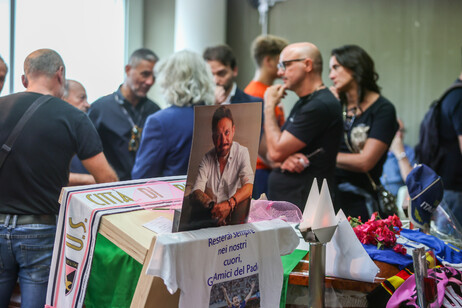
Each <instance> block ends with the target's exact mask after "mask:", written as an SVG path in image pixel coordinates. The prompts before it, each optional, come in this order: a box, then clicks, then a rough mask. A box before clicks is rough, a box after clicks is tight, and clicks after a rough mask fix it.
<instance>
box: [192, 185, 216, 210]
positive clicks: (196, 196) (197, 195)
mask: <svg viewBox="0 0 462 308" xmlns="http://www.w3.org/2000/svg"><path fill="white" fill-rule="evenodd" d="M191 197H192V198H193V200H196V201H198V202H199V203H200V204H202V206H203V207H205V208H211V207H213V206H214V204H213V203H212V202H213V200H212V199H211V198H210V197H209V196H208V195H207V194H206V193H205V192H203V191H202V190H200V189H196V190H194V191H193V192H192V193H191Z"/></svg>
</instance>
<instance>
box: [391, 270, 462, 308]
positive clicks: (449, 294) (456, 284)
mask: <svg viewBox="0 0 462 308" xmlns="http://www.w3.org/2000/svg"><path fill="white" fill-rule="evenodd" d="M428 276H429V277H432V278H434V279H436V284H437V290H438V299H437V300H436V301H435V302H434V303H432V304H430V307H432V308H433V307H462V292H461V286H462V280H461V278H462V277H461V272H459V271H458V270H456V269H454V268H452V267H440V268H434V269H429V270H428ZM392 307H419V306H418V305H417V291H416V284H415V276H414V275H412V276H411V277H409V278H408V279H407V280H406V281H405V282H404V283H403V284H402V285H401V286H400V287H399V288H398V289H397V290H396V291H395V293H393V295H392V297H391V298H390V300H389V301H388V303H387V308H392Z"/></svg>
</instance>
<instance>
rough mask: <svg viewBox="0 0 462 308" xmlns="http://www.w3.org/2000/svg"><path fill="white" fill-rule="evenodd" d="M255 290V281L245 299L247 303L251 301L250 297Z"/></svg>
mask: <svg viewBox="0 0 462 308" xmlns="http://www.w3.org/2000/svg"><path fill="white" fill-rule="evenodd" d="M254 288H255V281H252V287H251V288H250V291H249V294H247V296H246V297H245V303H246V304H247V302H248V301H249V299H250V297H251V296H252V293H253V289H254Z"/></svg>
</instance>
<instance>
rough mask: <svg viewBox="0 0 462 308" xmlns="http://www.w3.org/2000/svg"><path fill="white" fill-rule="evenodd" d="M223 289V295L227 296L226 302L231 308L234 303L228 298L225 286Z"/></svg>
mask: <svg viewBox="0 0 462 308" xmlns="http://www.w3.org/2000/svg"><path fill="white" fill-rule="evenodd" d="M221 289H222V290H223V295H224V296H225V300H226V303H227V304H228V307H231V306H232V303H231V300H230V299H229V297H228V292H226V288H225V287H224V286H221Z"/></svg>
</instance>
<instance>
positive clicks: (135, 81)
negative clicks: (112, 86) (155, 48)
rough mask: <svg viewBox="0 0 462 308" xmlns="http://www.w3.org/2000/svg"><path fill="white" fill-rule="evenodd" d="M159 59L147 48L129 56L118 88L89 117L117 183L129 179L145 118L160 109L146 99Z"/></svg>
mask: <svg viewBox="0 0 462 308" xmlns="http://www.w3.org/2000/svg"><path fill="white" fill-rule="evenodd" d="M157 61H158V57H157V56H156V54H155V53H154V52H152V51H151V50H149V49H146V48H141V49H138V50H136V51H134V52H133V53H132V55H131V56H130V59H129V60H128V64H127V65H126V66H125V74H126V78H125V81H124V83H123V84H122V85H121V86H120V87H119V89H118V90H117V91H116V92H114V93H112V94H109V95H106V96H104V97H101V98H100V99H98V100H97V101H95V102H94V103H93V104H92V105H91V107H90V111H89V114H88V116H89V117H90V119H91V120H92V122H93V124H94V125H95V127H96V129H97V131H98V133H99V135H100V137H101V141H102V142H103V148H104V154H105V155H106V157H107V159H108V161H109V163H110V164H111V165H112V167H113V168H114V169H115V170H116V172H117V175H118V176H119V178H120V180H130V179H131V171H132V168H133V165H134V163H135V157H136V152H137V150H138V147H139V144H140V140H141V133H142V130H143V127H144V123H145V121H146V118H147V117H148V116H149V115H151V114H153V113H154V112H156V111H158V110H160V108H159V106H158V105H157V104H156V103H154V102H153V101H151V100H150V99H148V98H147V97H146V95H147V93H148V91H149V89H150V88H151V87H152V85H153V84H154V82H155V77H154V65H155V64H156V62H157Z"/></svg>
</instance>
